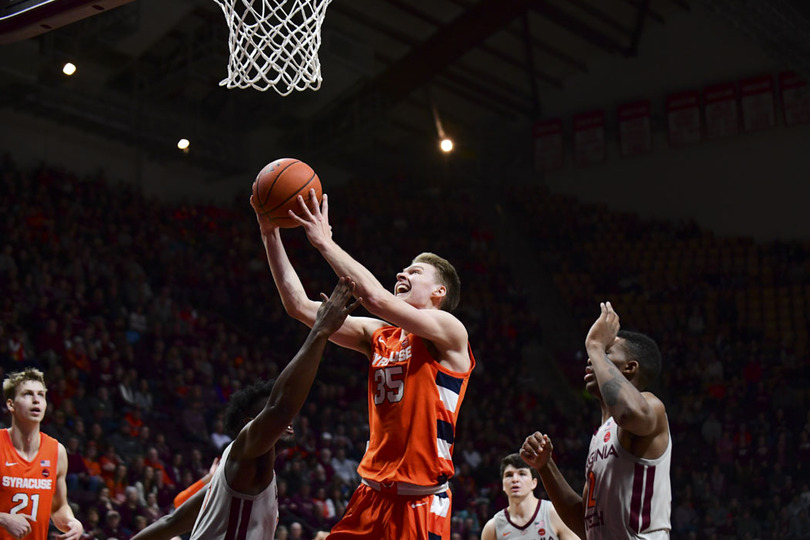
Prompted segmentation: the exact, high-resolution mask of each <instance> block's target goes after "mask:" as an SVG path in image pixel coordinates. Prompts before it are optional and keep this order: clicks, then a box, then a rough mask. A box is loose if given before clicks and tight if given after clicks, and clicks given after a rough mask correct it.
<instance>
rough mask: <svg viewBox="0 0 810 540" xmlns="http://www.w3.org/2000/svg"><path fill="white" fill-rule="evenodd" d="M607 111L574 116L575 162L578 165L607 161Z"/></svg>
mask: <svg viewBox="0 0 810 540" xmlns="http://www.w3.org/2000/svg"><path fill="white" fill-rule="evenodd" d="M605 155H606V151H605V111H591V112H587V113H583V114H578V115H576V116H574V162H575V163H577V164H578V165H588V164H591V163H601V162H603V161H605Z"/></svg>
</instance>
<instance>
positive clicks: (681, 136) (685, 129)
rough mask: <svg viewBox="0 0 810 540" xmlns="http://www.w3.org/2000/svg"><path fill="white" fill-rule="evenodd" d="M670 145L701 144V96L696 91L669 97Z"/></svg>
mask: <svg viewBox="0 0 810 540" xmlns="http://www.w3.org/2000/svg"><path fill="white" fill-rule="evenodd" d="M666 109H667V132H668V134H669V145H670V146H672V147H679V146H687V145H690V144H695V143H697V142H700V138H701V133H700V96H699V95H698V93H697V92H696V91H694V90H689V91H687V92H679V93H677V94H672V95H670V96H668V97H667V101H666Z"/></svg>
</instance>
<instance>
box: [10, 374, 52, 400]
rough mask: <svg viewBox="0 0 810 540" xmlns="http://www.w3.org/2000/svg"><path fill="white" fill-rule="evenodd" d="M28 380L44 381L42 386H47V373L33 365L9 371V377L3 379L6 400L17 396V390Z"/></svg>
mask: <svg viewBox="0 0 810 540" xmlns="http://www.w3.org/2000/svg"><path fill="white" fill-rule="evenodd" d="M26 381H34V382H39V383H42V386H45V375H44V374H43V373H42V372H41V371H40V370H38V369H36V368H32V367H29V368H25V369H24V370H22V371H15V372H14V373H9V375H8V377H6V379H5V380H4V381H3V395H4V396H5V398H6V400H9V399H14V398H15V397H17V390H18V389H19V388H20V386H21V385H22V384H23V383H24V382H26Z"/></svg>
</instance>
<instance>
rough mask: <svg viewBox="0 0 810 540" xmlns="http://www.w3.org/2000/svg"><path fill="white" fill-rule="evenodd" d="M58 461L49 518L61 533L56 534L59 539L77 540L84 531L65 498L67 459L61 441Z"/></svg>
mask: <svg viewBox="0 0 810 540" xmlns="http://www.w3.org/2000/svg"><path fill="white" fill-rule="evenodd" d="M58 459H59V463H58V466H57V473H56V491H55V492H54V494H53V499H52V500H51V520H52V521H53V524H54V525H55V526H56V528H57V529H59V530H60V531H62V533H63V534H60V535H59V536H58V538H59V540H78V539H79V538H80V537H81V535H82V533H83V532H84V527H82V523H81V521H79V520H78V519H76V517H75V516H74V515H73V510H72V509H71V508H70V505H69V504H68V498H67V482H66V480H65V478H66V477H67V469H68V459H67V451H66V450H65V447H64V446H63V445H62V443H59V457H58Z"/></svg>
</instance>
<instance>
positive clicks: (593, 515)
mask: <svg viewBox="0 0 810 540" xmlns="http://www.w3.org/2000/svg"><path fill="white" fill-rule="evenodd" d="M617 432H618V425H617V424H616V422H615V421H614V420H613V417H611V418H608V420H607V422H605V423H604V424H602V426H601V427H600V428H599V430H598V431H597V432H596V434H595V435H594V436H593V438H592V439H591V446H590V449H589V450H588V461H587V462H586V464H585V481H586V489H587V495H588V497H587V500H586V504H585V527H586V529H587V530H588V531H589V533H588V538H605V539H609V538H645V539H649V540H653V539H656V538H669V529H670V509H671V507H672V497H671V489H670V479H669V466H670V461H671V458H672V441H671V439H670V441H669V443H668V444H667V448H666V450H665V451H664V453H663V454H662V455H661V456H660V457H658V458H655V459H644V458H638V457H636V456H634V455H632V454H631V453H630V452H628V451H627V450H625V449H624V448H622V445H621V444H620V443H619V440H618V434H617ZM606 516H610V517H611V518H609V519H605V518H606ZM613 517H615V519H613Z"/></svg>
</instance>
